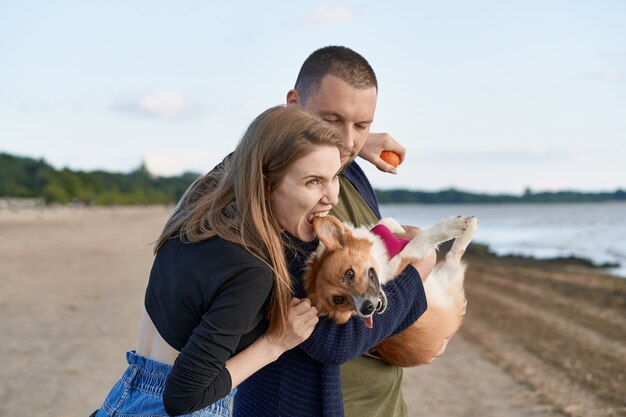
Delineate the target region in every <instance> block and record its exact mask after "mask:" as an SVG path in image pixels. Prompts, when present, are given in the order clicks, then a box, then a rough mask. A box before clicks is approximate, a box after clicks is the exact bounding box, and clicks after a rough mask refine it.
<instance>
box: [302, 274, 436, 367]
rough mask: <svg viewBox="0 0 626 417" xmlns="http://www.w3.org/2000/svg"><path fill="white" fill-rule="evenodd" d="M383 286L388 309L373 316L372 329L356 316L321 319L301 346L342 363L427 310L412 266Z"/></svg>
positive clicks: (318, 356)
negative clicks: (341, 319) (338, 321)
mask: <svg viewBox="0 0 626 417" xmlns="http://www.w3.org/2000/svg"><path fill="white" fill-rule="evenodd" d="M383 288H384V290H385V293H386V294H387V300H388V302H387V310H385V312H384V313H382V314H376V315H374V327H373V328H372V329H368V328H367V327H366V326H365V324H363V321H362V320H361V319H359V318H356V317H353V318H351V319H350V320H349V321H348V322H347V323H345V324H336V323H335V322H333V321H331V320H329V319H328V318H321V319H320V322H319V323H318V324H317V326H316V328H315V330H314V331H313V334H312V335H311V337H309V339H307V340H306V341H305V342H304V343H302V344H301V345H300V348H302V349H304V351H305V352H306V353H307V354H308V355H309V356H311V357H312V358H313V359H315V360H317V361H319V362H322V363H326V364H331V365H341V364H343V363H345V362H347V361H349V360H351V359H354V358H356V357H357V356H359V355H362V354H363V353H365V352H367V351H369V350H370V349H372V348H373V347H376V346H377V345H378V344H380V342H382V341H383V340H385V339H386V338H388V337H389V336H392V335H394V334H396V333H399V332H401V331H403V330H404V329H406V328H407V327H409V326H410V325H411V324H413V323H414V322H415V321H416V320H417V319H418V318H419V317H420V316H421V315H422V314H423V313H424V311H426V295H425V293H424V286H423V285H422V280H421V278H420V276H419V274H418V273H417V271H416V270H415V269H414V268H413V267H412V266H408V267H407V268H405V270H404V271H403V272H402V274H400V275H399V276H398V277H397V278H396V279H394V280H393V281H390V282H389V283H387V284H385V285H384V287H383Z"/></svg>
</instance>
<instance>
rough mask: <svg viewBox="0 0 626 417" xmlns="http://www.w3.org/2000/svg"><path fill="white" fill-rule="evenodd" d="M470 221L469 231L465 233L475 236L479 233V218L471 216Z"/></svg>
mask: <svg viewBox="0 0 626 417" xmlns="http://www.w3.org/2000/svg"><path fill="white" fill-rule="evenodd" d="M468 219H469V221H468V223H467V229H466V231H465V232H466V233H467V234H470V235H472V236H473V235H474V233H476V232H477V231H478V217H476V216H471V217H468Z"/></svg>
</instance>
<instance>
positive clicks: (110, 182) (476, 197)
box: [0, 153, 626, 205]
mask: <svg viewBox="0 0 626 417" xmlns="http://www.w3.org/2000/svg"><path fill="white" fill-rule="evenodd" d="M198 176H199V174H196V173H185V174H183V175H181V176H178V177H155V176H153V175H151V174H150V173H149V172H148V170H147V169H146V167H145V165H143V164H142V165H141V166H140V167H139V168H137V169H136V170H134V171H132V172H130V173H128V174H122V173H111V172H104V171H93V172H82V171H72V170H69V169H67V168H65V169H62V170H56V169H55V168H54V167H52V166H50V165H48V164H47V163H46V162H45V161H44V160H42V159H40V160H36V159H32V158H25V157H18V156H13V155H9V154H6V153H0V198H2V197H18V198H20V197H21V198H39V197H41V198H44V199H45V201H46V203H52V202H58V203H62V204H66V203H71V202H81V203H85V204H98V205H109V204H123V205H127V204H164V203H175V202H177V201H178V199H179V198H180V196H181V195H182V194H183V193H184V191H185V190H186V189H187V187H188V186H189V185H190V184H191V183H192V182H193V181H194V180H195V179H196V178H198ZM376 195H377V196H378V199H379V201H380V203H383V204H459V203H472V204H481V203H580V202H605V201H626V191H624V190H617V191H615V192H604V193H581V192H576V191H560V192H532V191H531V190H530V189H527V190H526V192H525V193H524V194H523V195H521V196H515V195H509V194H497V195H490V194H476V193H469V192H464V191H459V190H455V189H449V190H443V191H438V192H425V191H410V190H403V189H398V190H376Z"/></svg>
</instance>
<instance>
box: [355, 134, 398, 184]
mask: <svg viewBox="0 0 626 417" xmlns="http://www.w3.org/2000/svg"><path fill="white" fill-rule="evenodd" d="M382 151H393V152H395V153H397V154H398V155H400V163H402V162H403V161H404V157H405V156H406V149H404V146H402V145H400V144H399V143H398V142H396V140H395V139H394V138H392V137H391V136H390V135H389V134H388V133H370V134H369V136H368V137H367V140H366V141H365V145H363V148H361V152H359V156H360V157H361V158H363V159H365V160H366V161H369V162H371V163H372V164H374V165H375V166H376V168H378V169H379V170H381V171H383V172H389V173H390V174H397V173H398V171H396V168H394V166H393V165H390V164H388V163H387V162H385V161H383V160H382V159H381V158H380V153H381V152H382Z"/></svg>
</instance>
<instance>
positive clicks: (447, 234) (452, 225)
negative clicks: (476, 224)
mask: <svg viewBox="0 0 626 417" xmlns="http://www.w3.org/2000/svg"><path fill="white" fill-rule="evenodd" d="M472 219H475V217H463V216H450V217H448V218H447V219H444V220H442V221H441V222H439V223H437V224H436V225H435V226H434V227H433V228H432V229H431V230H432V232H433V233H434V234H435V235H436V236H437V240H438V241H440V242H445V241H446V240H450V239H454V238H457V237H459V236H461V235H462V234H463V233H465V231H466V230H467V229H468V227H470V224H472V222H473V220H472Z"/></svg>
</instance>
